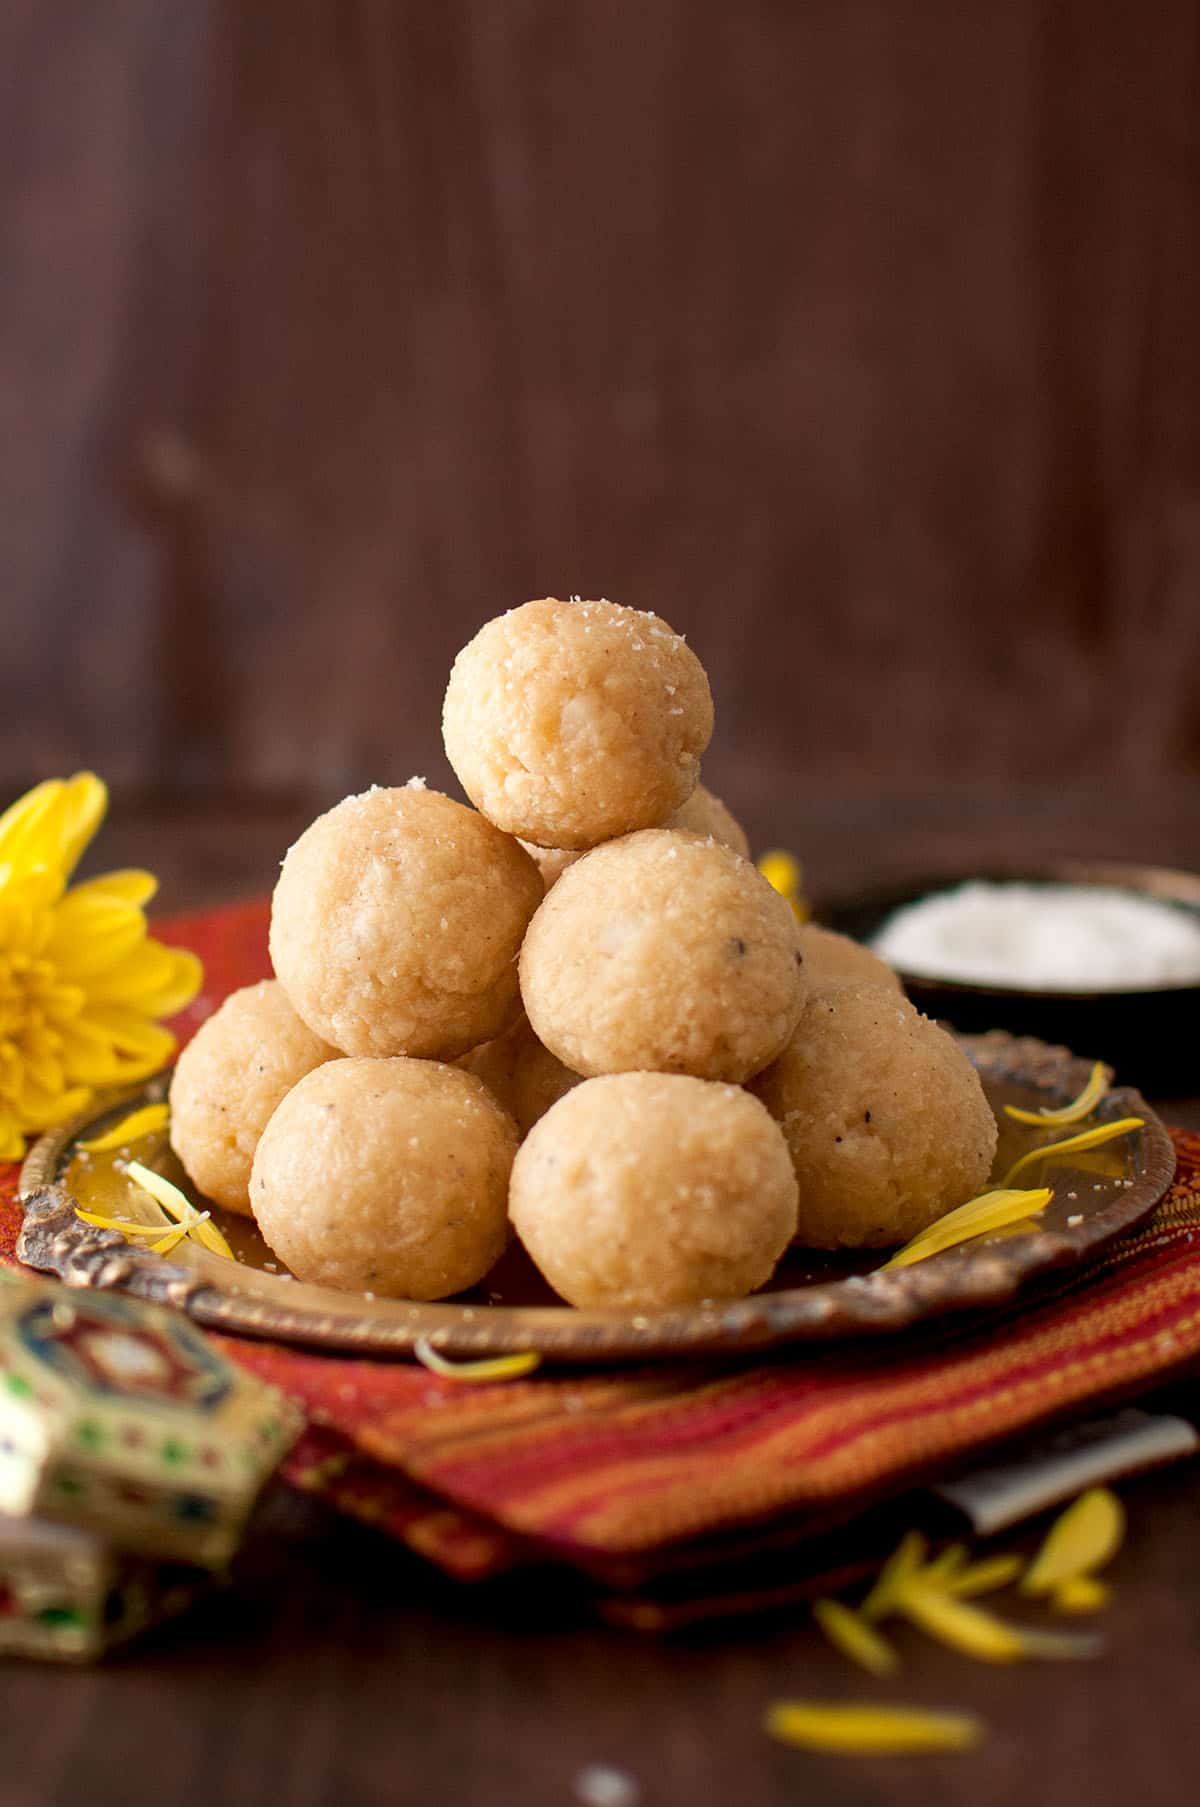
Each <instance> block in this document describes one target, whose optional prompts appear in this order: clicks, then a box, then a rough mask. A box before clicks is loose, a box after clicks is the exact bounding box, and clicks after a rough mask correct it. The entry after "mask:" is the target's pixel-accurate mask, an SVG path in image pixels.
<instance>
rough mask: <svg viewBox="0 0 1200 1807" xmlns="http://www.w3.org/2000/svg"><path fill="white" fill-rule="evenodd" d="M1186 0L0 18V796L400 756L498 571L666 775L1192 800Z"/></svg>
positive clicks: (215, 784)
mask: <svg viewBox="0 0 1200 1807" xmlns="http://www.w3.org/2000/svg"><path fill="white" fill-rule="evenodd" d="M1198 320H1200V9H1198V8H1197V6H1196V4H1194V0H1191V3H1189V0H1149V3H1148V4H1143V3H1141V0H1058V3H1056V0H1007V3H1006V4H1002V5H987V4H971V3H967V4H964V0H873V3H872V0H811V3H806V4H791V3H789V0H738V4H736V5H734V4H730V0H601V3H597V4H571V3H570V0H511V3H502V0H437V4H429V3H427V0H311V3H308V4H304V3H301V0H256V3H255V4H254V5H244V4H240V3H239V0H103V3H101V4H92V3H91V0H61V3H59V4H55V5H53V6H38V5H35V4H33V0H24V3H22V0H10V3H9V4H8V5H6V6H4V7H3V8H0V612H2V617H3V619H2V624H0V625H2V626H3V630H4V631H3V640H2V645H3V658H2V660H0V664H2V667H3V680H2V681H3V692H4V694H3V706H2V708H0V781H2V783H3V785H4V787H5V788H6V789H7V790H12V789H13V788H15V787H16V786H17V785H18V784H19V783H21V782H25V781H28V780H30V779H32V778H35V777H37V776H40V775H44V774H45V773H47V772H51V771H60V770H66V769H69V768H73V767H75V766H77V765H80V764H84V763H86V764H91V765H95V766H96V767H98V768H99V769H101V770H102V771H103V772H105V773H106V774H107V775H108V776H109V777H110V778H111V779H112V780H113V781H114V782H115V784H116V785H117V786H118V787H120V788H122V789H124V790H125V791H126V792H129V793H140V794H142V795H145V794H147V793H156V794H158V795H159V796H160V797H163V798H165V799H167V800H168V801H172V800H178V799H181V798H185V797H192V798H195V797H201V798H203V797H215V798H228V797H229V796H231V795H234V796H237V797H241V798H243V799H247V800H249V801H250V802H251V803H257V802H264V801H265V802H279V801H281V800H287V801H292V802H295V803H297V804H298V805H303V806H306V805H307V804H308V803H309V802H311V801H318V800H325V799H328V798H329V797H331V796H333V795H335V794H337V793H339V792H340V791H342V790H344V789H345V788H348V787H349V786H351V785H355V784H358V783H360V782H362V781H364V780H368V779H384V780H387V779H391V778H396V777H403V776H406V775H407V774H408V773H409V771H411V770H413V769H416V770H421V771H427V772H428V773H429V776H430V778H431V780H433V781H435V782H437V781H439V780H442V779H443V777H444V768H443V766H442V763H441V756H440V746H439V740H438V712H439V705H440V697H441V689H442V685H443V682H444V676H445V672H446V669H447V667H448V664H449V661H450V659H451V657H452V655H453V652H454V651H455V649H456V647H457V646H458V645H459V644H460V643H461V642H462V641H463V640H464V639H465V638H466V637H467V636H468V635H469V634H470V633H471V632H472V631H473V629H474V627H475V626H476V625H477V624H478V622H479V621H480V620H481V619H483V618H484V617H486V616H488V615H490V614H492V613H495V612H496V611H498V610H499V609H501V608H502V607H505V606H508V605H510V604H512V603H514V602H518V601H521V600H523V599H525V598H526V597H528V596H532V595H541V594H544V593H546V592H548V591H553V592H557V593H569V592H573V591H578V592H583V593H585V594H597V593H600V594H607V595H610V596H613V597H615V598H617V599H619V600H623V601H628V602H631V603H635V604H638V605H642V606H653V607H655V608H658V609H660V610H661V611H662V612H663V613H664V614H665V615H666V616H667V617H668V618H669V619H670V620H671V621H672V622H673V623H675V624H676V625H677V626H678V627H680V628H681V629H683V630H685V631H686V632H687V633H688V634H689V636H690V637H691V639H692V641H693V643H694V644H695V645H696V646H697V648H698V649H699V651H700V652H701V654H702V656H703V657H704V658H705V660H706V662H707V663H708V665H709V667H710V670H711V673H712V676H713V681H714V689H715V690H716V693H717V699H718V708H719V723H720V726H719V731H718V740H717V743H716V745H715V747H714V751H713V756H712V764H711V768H710V771H711V775H712V777H713V779H714V782H715V783H716V784H717V785H718V787H719V788H722V789H723V790H725V791H726V793H727V794H729V795H730V796H731V799H732V800H733V801H734V802H735V803H737V802H743V801H744V800H745V799H746V798H747V797H748V796H750V794H751V793H752V792H753V790H754V787H755V782H756V779H755V774H756V773H759V772H761V771H764V770H770V771H778V770H779V769H781V768H783V769H785V770H786V771H788V772H791V773H794V774H795V775H796V777H797V779H798V780H799V782H800V784H801V785H802V786H804V787H807V788H808V790H809V791H810V792H812V793H815V792H817V791H819V789H820V788H821V787H822V786H823V785H824V784H825V783H827V782H837V783H844V782H847V781H853V782H859V781H861V782H862V783H864V784H868V785H869V784H872V783H876V782H879V783H883V782H901V781H912V782H914V783H937V784H943V783H944V784H950V783H952V782H953V783H956V784H961V783H963V782H969V781H980V782H985V783H987V784H991V785H1005V784H1007V783H1010V782H1012V781H1015V780H1026V781H1030V780H1050V781H1054V782H1058V781H1060V780H1061V781H1063V782H1074V781H1078V780H1082V779H1088V780H1097V779H1098V780H1099V781H1100V785H1101V788H1102V787H1103V785H1104V784H1105V783H1107V782H1109V781H1110V780H1111V781H1116V782H1120V783H1122V784H1126V785H1131V784H1147V785H1149V784H1153V783H1156V782H1157V781H1158V780H1160V779H1163V778H1173V779H1174V781H1176V782H1177V783H1179V782H1183V783H1185V784H1186V783H1187V782H1188V780H1189V779H1190V778H1194V776H1195V775H1196V774H1197V773H1198V772H1200V330H1198V327H1197V321H1198Z"/></svg>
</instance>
